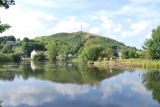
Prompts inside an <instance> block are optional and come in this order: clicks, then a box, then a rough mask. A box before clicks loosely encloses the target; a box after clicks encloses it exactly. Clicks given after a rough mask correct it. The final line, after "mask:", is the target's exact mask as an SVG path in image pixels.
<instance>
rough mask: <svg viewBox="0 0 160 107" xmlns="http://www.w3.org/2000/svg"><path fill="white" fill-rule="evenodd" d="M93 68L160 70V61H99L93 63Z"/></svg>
mask: <svg viewBox="0 0 160 107" xmlns="http://www.w3.org/2000/svg"><path fill="white" fill-rule="evenodd" d="M94 65H95V66H98V67H107V66H114V67H138V68H145V69H150V68H152V69H160V60H143V59H122V60H113V61H99V62H94Z"/></svg>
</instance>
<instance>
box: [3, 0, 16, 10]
mask: <svg viewBox="0 0 160 107" xmlns="http://www.w3.org/2000/svg"><path fill="white" fill-rule="evenodd" d="M11 5H15V1H14V0H0V7H4V8H6V9H8V8H9V7H10V6H11Z"/></svg>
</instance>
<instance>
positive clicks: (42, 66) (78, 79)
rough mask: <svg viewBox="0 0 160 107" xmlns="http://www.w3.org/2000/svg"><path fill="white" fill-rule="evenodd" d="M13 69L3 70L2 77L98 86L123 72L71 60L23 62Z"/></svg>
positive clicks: (0, 74) (4, 78)
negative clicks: (19, 77) (90, 66)
mask: <svg viewBox="0 0 160 107" xmlns="http://www.w3.org/2000/svg"><path fill="white" fill-rule="evenodd" d="M11 69H13V68H12V67H11V68H9V69H8V71H1V72H0V79H2V80H14V78H15V76H16V75H21V76H22V77H23V79H28V78H30V77H34V78H37V79H41V80H49V81H53V82H59V83H73V84H89V85H91V86H96V87H98V86H99V84H100V82H101V81H102V80H104V79H106V78H110V77H112V76H115V75H117V74H119V73H121V72H123V71H122V70H116V71H115V72H113V70H111V68H110V69H109V70H99V69H98V68H88V67H87V66H85V65H82V64H73V63H71V62H65V63H63V64H61V63H59V62H56V63H54V62H32V61H31V62H22V63H21V64H20V65H19V67H17V69H16V72H15V71H14V72H13V71H11ZM111 71H112V72H111Z"/></svg>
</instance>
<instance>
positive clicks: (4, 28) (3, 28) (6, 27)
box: [0, 24, 11, 33]
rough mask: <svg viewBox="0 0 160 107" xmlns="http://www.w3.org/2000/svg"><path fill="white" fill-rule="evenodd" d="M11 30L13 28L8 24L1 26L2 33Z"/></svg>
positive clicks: (0, 31)
mask: <svg viewBox="0 0 160 107" xmlns="http://www.w3.org/2000/svg"><path fill="white" fill-rule="evenodd" d="M9 28H11V26H10V25H8V24H0V33H3V32H5V31H6V30H8V29H9Z"/></svg>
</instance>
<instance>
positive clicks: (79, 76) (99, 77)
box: [0, 61, 160, 107]
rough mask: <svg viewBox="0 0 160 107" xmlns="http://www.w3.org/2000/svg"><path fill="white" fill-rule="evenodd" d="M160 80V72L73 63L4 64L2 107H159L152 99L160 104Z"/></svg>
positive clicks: (1, 72)
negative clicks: (102, 67) (105, 67)
mask: <svg viewBox="0 0 160 107" xmlns="http://www.w3.org/2000/svg"><path fill="white" fill-rule="evenodd" d="M7 65H9V66H7ZM159 77H160V73H159V72H145V71H144V70H134V69H113V68H109V69H101V70H100V69H98V68H89V67H87V66H86V65H82V64H78V63H77V64H76V63H71V62H63V63H60V62H28V61H26V62H22V63H20V64H13V63H3V64H0V84H1V88H0V100H2V101H3V102H0V107H1V106H19V107H24V106H37V107H44V106H45V107H48V106H50V107H53V106H58V107H64V106H65V107H66V106H67V107H75V106H76V107H82V106H83V107H94V106H96V107H106V106H116V107H117V106H118V107H128V106H130V107H135V106H137V107H142V106H148V107H150V106H157V107H158V106H159V104H158V103H157V102H155V101H154V100H153V99H155V100H156V101H158V102H160V100H159V90H158V89H159V86H160V84H159V80H160V78H159ZM152 96H153V99H152Z"/></svg>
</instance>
